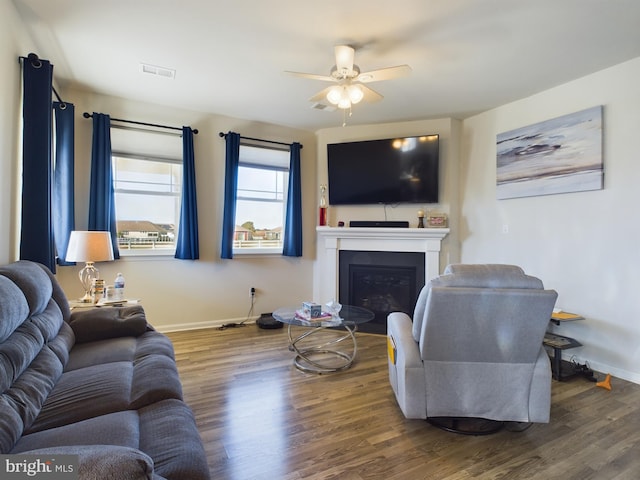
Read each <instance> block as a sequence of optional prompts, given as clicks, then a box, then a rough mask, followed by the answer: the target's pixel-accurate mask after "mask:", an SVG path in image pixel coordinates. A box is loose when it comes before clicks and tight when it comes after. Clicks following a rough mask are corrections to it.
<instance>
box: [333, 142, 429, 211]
mask: <svg viewBox="0 0 640 480" xmlns="http://www.w3.org/2000/svg"><path fill="white" fill-rule="evenodd" d="M327 162H328V174H329V204H331V205H367V204H378V203H383V204H397V203H437V202H438V170H439V137H438V135H422V136H415V137H398V138H387V139H384V140H366V141H360V142H346V143H330V144H328V145H327Z"/></svg>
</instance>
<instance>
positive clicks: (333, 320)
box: [273, 305, 375, 374]
mask: <svg viewBox="0 0 640 480" xmlns="http://www.w3.org/2000/svg"><path fill="white" fill-rule="evenodd" d="M299 309H300V307H283V308H279V309H278V310H276V311H275V312H273V318H275V319H276V320H278V321H279V322H282V323H286V324H287V325H288V329H287V332H288V335H289V350H291V351H292V352H295V353H296V356H295V358H294V360H293V364H294V365H295V366H296V368H297V369H298V370H301V371H303V372H307V373H318V374H322V373H331V372H338V371H340V370H345V369H347V368H349V367H350V366H351V364H352V363H353V361H354V359H355V357H356V353H357V351H358V344H357V342H356V336H355V332H356V331H357V330H358V324H360V323H366V322H369V321H371V320H373V318H374V316H375V315H374V313H373V312H372V311H370V310H367V309H366V308H362V307H354V306H351V305H343V306H342V309H341V310H340V312H339V314H338V315H339V316H332V317H327V318H322V319H312V320H303V319H301V318H299V317H297V316H296V310H299ZM296 327H306V328H305V330H304V331H302V333H300V334H299V335H297V336H294V331H295V332H299V331H300V330H298V329H297V328H296ZM342 329H344V331H343V330H342Z"/></svg>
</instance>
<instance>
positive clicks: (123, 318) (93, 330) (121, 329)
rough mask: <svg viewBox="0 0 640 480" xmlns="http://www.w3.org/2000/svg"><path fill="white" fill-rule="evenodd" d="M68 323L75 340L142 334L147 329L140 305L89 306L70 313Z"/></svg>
mask: <svg viewBox="0 0 640 480" xmlns="http://www.w3.org/2000/svg"><path fill="white" fill-rule="evenodd" d="M69 325H71V328H72V329H73V333H74V334H75V336H76V342H78V343H82V342H93V341H95V340H104V339H107V338H117V337H125V336H132V337H137V336H139V335H142V334H143V333H144V332H145V331H146V330H147V318H146V316H145V313H144V310H143V308H142V306H140V305H135V306H132V307H122V308H113V307H106V308H91V309H87V310H79V311H77V312H73V313H72V314H71V319H70V320H69Z"/></svg>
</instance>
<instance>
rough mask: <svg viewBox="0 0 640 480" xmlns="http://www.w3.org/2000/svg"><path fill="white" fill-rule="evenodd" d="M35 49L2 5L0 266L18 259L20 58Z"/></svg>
mask: <svg viewBox="0 0 640 480" xmlns="http://www.w3.org/2000/svg"><path fill="white" fill-rule="evenodd" d="M31 49H32V45H31V43H30V42H29V39H28V37H26V36H25V35H24V32H23V30H22V28H21V21H20V20H19V17H18V14H17V12H16V11H15V8H14V6H13V4H12V3H11V2H6V1H3V2H0V65H2V71H1V73H0V265H1V264H5V263H8V262H11V261H14V260H16V258H17V249H18V241H17V236H16V235H17V234H16V229H15V228H14V226H15V222H16V219H17V216H18V214H19V212H18V211H17V210H16V209H15V208H14V206H15V204H16V197H17V196H18V195H19V189H18V185H19V181H20V176H19V170H18V165H19V163H18V162H17V158H18V157H19V151H20V148H21V145H20V136H19V133H18V132H19V131H20V128H21V127H20V118H21V111H20V94H19V92H20V89H21V86H20V85H21V70H22V67H21V65H20V63H19V62H18V58H19V57H20V56H27V55H28V54H29V53H30V51H31Z"/></svg>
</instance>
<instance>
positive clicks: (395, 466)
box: [168, 325, 640, 480]
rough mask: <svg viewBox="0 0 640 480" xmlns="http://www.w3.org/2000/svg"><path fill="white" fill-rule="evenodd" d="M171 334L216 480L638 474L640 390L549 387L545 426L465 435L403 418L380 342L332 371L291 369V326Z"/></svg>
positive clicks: (620, 384)
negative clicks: (288, 332)
mask: <svg viewBox="0 0 640 480" xmlns="http://www.w3.org/2000/svg"><path fill="white" fill-rule="evenodd" d="M168 336H169V337H170V338H171V340H172V341H173V343H174V346H175V351H176V359H177V363H178V369H179V371H180V375H181V379H182V382H183V388H184V396H185V400H186V401H187V403H188V404H189V405H190V406H191V408H192V409H193V411H194V414H195V416H196V421H197V423H198V426H199V429H200V433H201V435H202V438H203V441H204V444H205V449H206V452H207V455H208V461H209V466H210V469H211V476H212V478H213V479H223V480H225V479H228V480H254V479H255V480H294V479H295V480H297V479H311V480H319V479H323V480H324V479H340V480H361V479H384V480H415V479H429V480H439V479H442V480H461V479H470V478H480V479H518V480H520V479H545V480H546V479H555V478H558V479H576V480H578V479H579V480H585V479H597V480H602V479H611V480H626V479H629V480H631V479H634V480H635V479H637V478H640V455H639V452H640V450H639V447H640V385H636V384H633V383H630V382H626V381H623V380H619V379H615V378H614V379H613V380H612V387H613V388H612V391H608V390H605V389H603V388H598V387H596V386H595V384H594V383H592V382H589V381H587V380H585V379H583V378H575V379H572V380H568V381H565V382H556V381H553V386H552V406H551V422H550V423H549V424H534V425H533V426H531V427H530V428H529V429H527V430H525V431H523V432H519V433H517V432H512V431H506V430H503V431H501V432H499V433H497V434H494V435H489V436H477V437H474V436H464V435H458V434H453V433H447V432H445V431H443V430H440V429H437V428H435V427H433V426H431V425H430V424H428V423H427V422H425V421H422V420H407V419H405V418H404V417H403V416H402V413H401V412H400V409H399V408H398V407H397V404H396V402H395V398H394V396H393V392H392V390H391V387H390V386H389V383H388V379H387V364H386V343H385V342H386V339H385V337H384V336H381V335H370V334H361V333H359V334H357V336H358V356H357V360H356V362H355V364H354V365H353V366H352V367H351V368H350V369H348V370H345V371H343V372H340V373H334V374H327V375H313V374H304V373H301V372H300V371H298V370H296V369H295V368H294V367H293V365H292V360H293V353H292V352H290V351H289V350H288V348H287V345H288V342H287V336H286V328H285V329H282V330H261V329H259V328H257V327H256V326H255V325H247V326H245V327H242V328H231V329H228V330H222V331H221V330H217V329H206V330H195V331H189V332H175V333H170V334H168Z"/></svg>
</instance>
